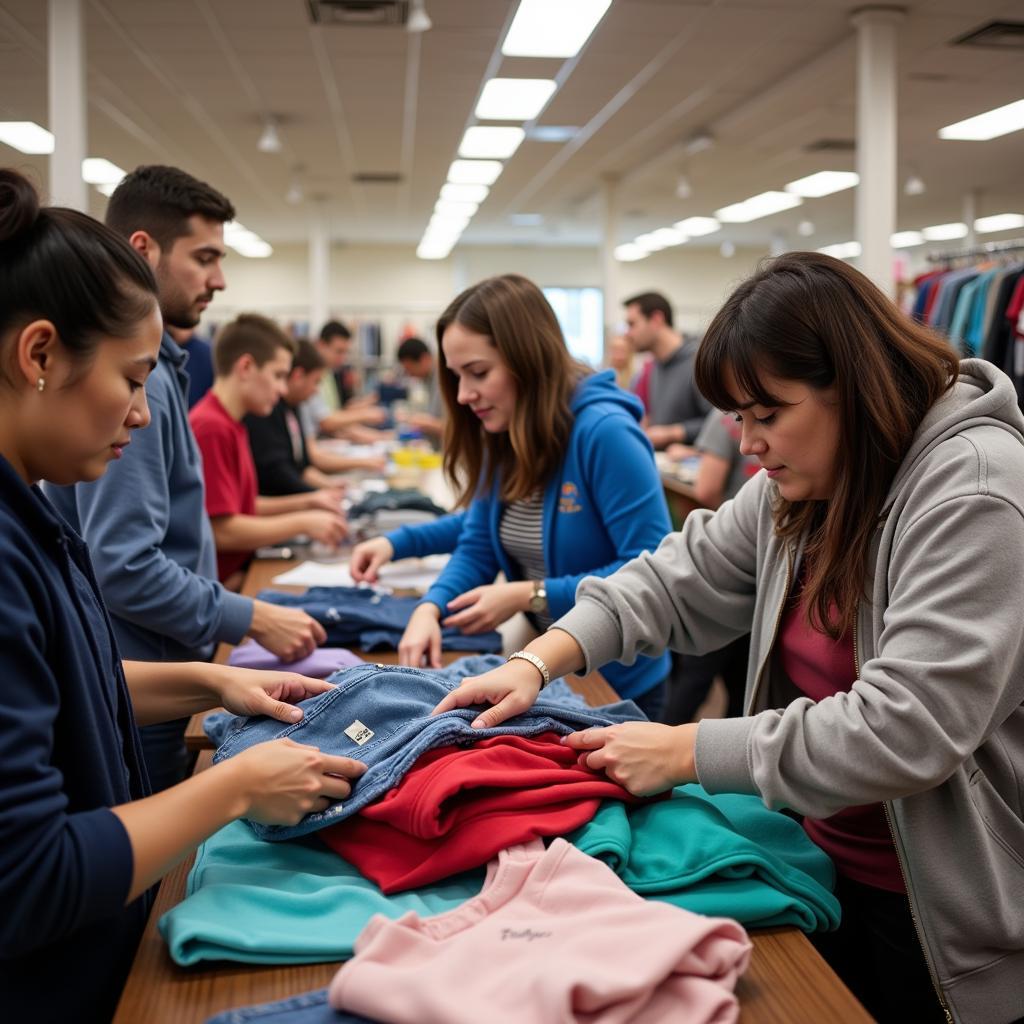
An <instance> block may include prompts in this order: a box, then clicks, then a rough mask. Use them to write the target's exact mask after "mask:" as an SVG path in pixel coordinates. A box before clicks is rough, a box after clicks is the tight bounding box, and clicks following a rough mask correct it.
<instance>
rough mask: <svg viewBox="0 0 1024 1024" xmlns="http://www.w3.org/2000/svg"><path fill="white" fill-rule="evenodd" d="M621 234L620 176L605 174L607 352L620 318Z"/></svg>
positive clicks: (603, 284)
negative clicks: (618, 256) (618, 253)
mask: <svg viewBox="0 0 1024 1024" xmlns="http://www.w3.org/2000/svg"><path fill="white" fill-rule="evenodd" d="M618 237H619V179H618V178H617V177H615V176H606V177H604V178H602V180H601V290H602V293H603V295H604V316H603V320H604V347H605V352H604V354H605V355H607V350H608V342H609V341H610V340H611V338H612V336H613V335H614V334H615V325H616V323H618V320H619V303H620V302H621V301H622V299H623V298H625V296H623V295H621V294H620V286H619V261H618V260H617V259H616V258H615V246H616V245H617V244H618V241H617V240H618Z"/></svg>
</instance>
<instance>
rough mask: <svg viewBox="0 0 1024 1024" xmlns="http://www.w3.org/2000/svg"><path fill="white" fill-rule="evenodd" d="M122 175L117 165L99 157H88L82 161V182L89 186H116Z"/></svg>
mask: <svg viewBox="0 0 1024 1024" xmlns="http://www.w3.org/2000/svg"><path fill="white" fill-rule="evenodd" d="M124 175H125V172H124V171H122V170H121V168H120V167H118V166H117V164H112V163H111V162H110V161H109V160H104V159H103V157H101V156H89V157H86V158H85V159H84V160H83V161H82V180H83V181H85V182H88V183H89V184H90V185H116V184H117V183H118V182H119V181H120V180H121V179H122V178H123V177H124Z"/></svg>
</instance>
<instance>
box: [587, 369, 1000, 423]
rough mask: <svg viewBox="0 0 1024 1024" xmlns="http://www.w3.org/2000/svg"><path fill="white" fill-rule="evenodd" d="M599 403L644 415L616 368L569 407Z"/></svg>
mask: <svg viewBox="0 0 1024 1024" xmlns="http://www.w3.org/2000/svg"><path fill="white" fill-rule="evenodd" d="M1011 390H1012V388H1011ZM599 403H611V404H612V405H615V406H617V407H618V408H620V409H625V410H626V411H627V412H628V413H629V415H630V416H632V417H633V419H634V420H636V421H637V423H639V422H640V421H641V420H642V419H643V416H644V406H643V403H642V402H641V401H640V399H639V398H637V397H636V395H633V394H630V392H628V391H623V390H622V388H620V387H619V385H618V384H616V383H615V371H614V370H601V371H600V372H598V373H592V374H590V375H589V376H587V377H584V378H583V379H582V380H581V381H580V382H579V384H577V385H576V390H575V391H574V392H573V396H572V399H571V400H570V402H569V408H570V409H571V410H572V414H573V416H579V414H580V413H581V412H582V411H583V410H584V409H587V408H589V407H590V406H592V405H597V404H599Z"/></svg>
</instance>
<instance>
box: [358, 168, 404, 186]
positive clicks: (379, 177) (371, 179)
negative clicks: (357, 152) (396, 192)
mask: <svg viewBox="0 0 1024 1024" xmlns="http://www.w3.org/2000/svg"><path fill="white" fill-rule="evenodd" d="M352 180H353V181H354V182H355V183H356V184H357V185H400V184H401V183H402V176H401V174H399V173H398V172H397V171H360V172H358V173H357V174H353V175H352Z"/></svg>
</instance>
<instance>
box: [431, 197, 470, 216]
mask: <svg viewBox="0 0 1024 1024" xmlns="http://www.w3.org/2000/svg"><path fill="white" fill-rule="evenodd" d="M479 209H480V204H479V203H467V202H463V201H462V200H460V199H438V201H437V202H436V203H434V212H435V213H441V214H452V215H453V216H462V217H472V216H473V214H474V213H476V211H477V210H479Z"/></svg>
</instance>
